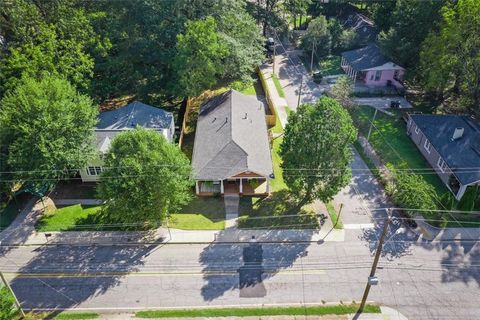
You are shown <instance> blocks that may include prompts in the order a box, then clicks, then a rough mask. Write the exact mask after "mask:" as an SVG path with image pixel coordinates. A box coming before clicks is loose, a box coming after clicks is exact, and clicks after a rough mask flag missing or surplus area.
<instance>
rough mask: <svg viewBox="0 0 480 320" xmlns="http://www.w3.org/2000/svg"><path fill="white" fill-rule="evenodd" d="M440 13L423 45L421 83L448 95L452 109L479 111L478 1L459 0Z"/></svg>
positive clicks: (479, 12)
mask: <svg viewBox="0 0 480 320" xmlns="http://www.w3.org/2000/svg"><path fill="white" fill-rule="evenodd" d="M442 17H443V19H442V22H441V23H440V30H439V31H438V32H434V33H431V34H430V35H429V37H428V38H427V39H426V40H425V43H424V44H423V46H422V52H421V63H420V72H421V76H422V78H423V84H424V85H425V87H426V89H427V90H429V91H432V92H435V93H436V94H438V95H441V96H442V97H443V98H445V99H447V100H448V108H449V109H450V110H451V111H455V112H464V111H465V110H467V111H469V112H471V113H473V114H476V115H480V33H479V30H480V3H479V2H478V1H475V0H459V1H458V2H457V3H456V4H452V5H448V6H445V7H444V8H443V10H442Z"/></svg>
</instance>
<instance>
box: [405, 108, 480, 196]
mask: <svg viewBox="0 0 480 320" xmlns="http://www.w3.org/2000/svg"><path fill="white" fill-rule="evenodd" d="M407 134H408V135H409V136H410V138H411V139H412V140H413V142H414V143H415V144H416V146H417V148H418V150H420V152H421V153H422V154H423V156H424V157H425V159H426V160H427V161H428V163H429V164H430V165H431V166H432V168H434V169H435V172H436V173H437V175H438V176H439V177H440V179H441V180H442V181H443V183H444V184H445V185H446V186H447V188H448V189H449V190H450V191H451V192H452V193H453V194H454V196H455V198H456V199H457V200H460V199H461V198H462V196H463V194H464V193H465V191H466V189H467V187H468V186H473V185H478V184H480V124H479V123H478V122H476V121H474V120H473V119H472V118H471V117H468V116H458V115H432V114H409V116H408V123H407Z"/></svg>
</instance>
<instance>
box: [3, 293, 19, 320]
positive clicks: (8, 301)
mask: <svg viewBox="0 0 480 320" xmlns="http://www.w3.org/2000/svg"><path fill="white" fill-rule="evenodd" d="M18 313H19V312H18V309H17V307H16V306H15V298H14V297H13V296H12V294H11V293H10V291H8V288H7V287H5V286H4V287H2V288H0V320H12V319H15V317H16V316H17V315H18Z"/></svg>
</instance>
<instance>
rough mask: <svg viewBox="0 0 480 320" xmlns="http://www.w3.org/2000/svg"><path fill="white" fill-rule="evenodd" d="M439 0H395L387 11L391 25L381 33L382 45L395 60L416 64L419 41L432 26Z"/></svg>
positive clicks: (437, 13)
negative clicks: (391, 7) (392, 7)
mask: <svg viewBox="0 0 480 320" xmlns="http://www.w3.org/2000/svg"><path fill="white" fill-rule="evenodd" d="M442 3H443V1H434V0H427V1H410V0H397V3H396V7H395V10H393V13H391V14H389V15H388V19H389V20H390V23H391V27H390V28H389V29H388V30H387V31H384V32H383V33H382V34H381V35H380V43H381V45H382V47H383V48H384V49H385V50H386V51H387V53H388V54H389V55H390V56H392V57H393V58H394V59H395V61H396V62H397V63H399V64H400V65H402V66H404V67H406V68H415V67H416V66H417V64H418V61H419V52H420V47H421V44H422V42H423V41H424V40H425V38H426V37H427V35H428V34H429V32H430V31H432V30H434V28H435V25H436V23H437V21H438V20H439V18H440V15H439V10H440V8H441V6H442ZM441 45H443V42H442V43H441Z"/></svg>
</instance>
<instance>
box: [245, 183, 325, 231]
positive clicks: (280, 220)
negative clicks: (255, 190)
mask: <svg viewBox="0 0 480 320" xmlns="http://www.w3.org/2000/svg"><path fill="white" fill-rule="evenodd" d="M238 227H239V228H244V229H252V228H253V229H255V228H258V229H316V228H318V227H319V221H318V217H317V216H316V215H315V212H314V211H313V210H312V209H311V208H310V206H308V205H306V206H303V207H302V208H299V207H298V203H297V202H296V201H295V200H294V199H293V198H292V197H291V195H290V194H289V192H288V191H287V190H283V191H279V192H275V193H273V194H272V195H270V196H269V197H268V198H256V197H244V198H241V199H240V208H239V219H238Z"/></svg>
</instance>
